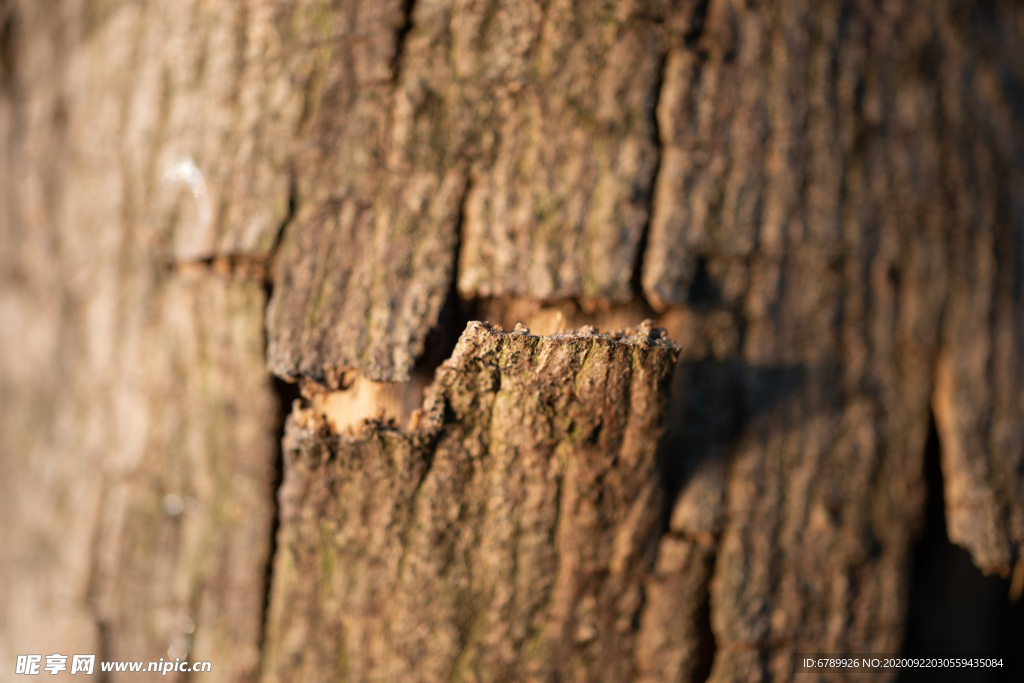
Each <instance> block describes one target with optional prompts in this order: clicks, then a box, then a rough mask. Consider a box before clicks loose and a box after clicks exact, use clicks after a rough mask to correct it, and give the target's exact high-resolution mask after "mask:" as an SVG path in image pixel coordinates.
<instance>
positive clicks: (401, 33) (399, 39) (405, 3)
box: [391, 0, 416, 83]
mask: <svg viewBox="0 0 1024 683" xmlns="http://www.w3.org/2000/svg"><path fill="white" fill-rule="evenodd" d="M415 7H416V0H402V23H401V24H399V26H398V30H397V31H396V32H395V55H394V57H393V58H392V62H391V77H392V79H393V80H394V82H395V83H397V82H398V78H399V76H400V75H401V72H402V57H404V56H405V39H406V38H407V37H408V36H409V32H410V31H412V27H413V23H412V13H413V10H414V9H415Z"/></svg>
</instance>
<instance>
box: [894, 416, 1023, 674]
mask: <svg viewBox="0 0 1024 683" xmlns="http://www.w3.org/2000/svg"><path fill="white" fill-rule="evenodd" d="M940 454H941V443H940V440H939V434H938V431H937V429H936V425H935V419H934V416H933V417H932V418H931V420H930V426H929V431H928V440H927V445H926V447H925V457H924V478H925V482H926V484H927V488H928V499H927V503H926V506H925V521H924V528H923V530H922V532H921V537H920V539H919V540H918V542H917V545H916V547H915V548H914V550H913V558H912V569H911V574H910V577H909V582H908V585H909V586H910V596H909V598H910V599H909V606H908V609H907V627H906V635H905V637H904V642H903V653H902V654H903V655H904V656H906V657H929V656H955V655H964V656H966V655H973V656H993V657H1004V658H1005V657H1006V655H1008V654H1010V653H1013V652H1015V651H1016V649H1017V648H1018V647H1019V644H1020V643H1021V642H1024V601H1018V602H1017V603H1016V604H1014V603H1012V602H1011V601H1010V599H1009V592H1010V581H1009V580H1007V579H1004V578H1001V577H998V576H985V575H983V574H982V573H981V570H979V569H978V568H977V567H975V566H974V563H973V562H972V561H971V556H970V554H969V553H968V552H967V551H966V550H964V549H963V548H960V547H958V546H956V545H954V544H953V543H951V542H950V541H949V538H948V537H947V535H946V509H945V501H944V498H943V488H944V479H943V474H942V467H941V463H940ZM965 672H966V673H965ZM1022 677H1024V661H1021V660H1020V658H1019V657H1017V658H1013V657H1011V658H1007V659H1004V660H1003V666H1002V667H1001V668H993V669H970V670H966V669H934V670H928V671H927V673H926V672H925V670H923V669H905V670H903V671H902V672H900V674H899V677H898V678H897V681H899V683H916V682H917V681H967V680H970V681H1018V680H1021V679H1022Z"/></svg>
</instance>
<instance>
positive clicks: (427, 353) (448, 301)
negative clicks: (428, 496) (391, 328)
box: [412, 180, 479, 476]
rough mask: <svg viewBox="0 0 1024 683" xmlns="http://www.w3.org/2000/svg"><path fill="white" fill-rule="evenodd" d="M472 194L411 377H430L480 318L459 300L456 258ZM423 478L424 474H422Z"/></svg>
mask: <svg viewBox="0 0 1024 683" xmlns="http://www.w3.org/2000/svg"><path fill="white" fill-rule="evenodd" d="M471 190H472V181H471V180H467V181H466V187H465V189H463V191H462V197H461V198H460V199H459V211H458V214H457V215H456V217H455V240H454V244H453V245H452V250H453V253H452V269H451V274H450V275H449V281H448V293H447V295H446V296H445V300H444V304H443V305H442V306H441V311H440V313H438V316H437V323H436V324H435V325H434V327H433V328H431V330H430V331H429V332H428V333H427V337H426V339H425V340H424V342H423V354H422V355H421V356H420V357H419V358H418V359H417V360H416V365H415V366H414V367H413V370H412V373H413V374H416V375H420V376H427V377H433V375H434V372H435V371H436V370H437V368H438V367H440V365H441V363H443V362H444V361H445V360H447V359H448V358H449V357H450V356H451V355H452V352H453V351H454V350H455V345H456V344H457V343H458V341H459V337H460V336H461V335H462V332H463V330H465V329H466V325H467V324H468V323H469V321H471V320H476V319H477V318H478V317H479V315H478V314H479V306H478V304H477V301H476V300H475V299H463V298H462V297H460V296H459V287H458V283H459V254H460V252H461V251H462V231H463V223H464V221H465V214H466V200H467V198H468V197H469V193H470V191H471ZM424 476H426V473H424Z"/></svg>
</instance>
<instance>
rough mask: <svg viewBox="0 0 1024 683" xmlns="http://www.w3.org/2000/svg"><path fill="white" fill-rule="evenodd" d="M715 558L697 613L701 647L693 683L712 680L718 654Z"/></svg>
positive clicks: (711, 561) (713, 558) (713, 557)
mask: <svg viewBox="0 0 1024 683" xmlns="http://www.w3.org/2000/svg"><path fill="white" fill-rule="evenodd" d="M715 557H717V553H716V554H715V555H714V556H712V558H711V560H710V564H711V566H712V571H711V572H710V573H709V574H708V583H707V584H706V586H705V591H704V602H703V603H701V606H700V611H699V612H698V613H697V634H698V638H699V639H700V640H699V643H700V646H699V650H698V652H697V661H696V663H695V665H694V667H693V677H692V678H691V680H692V681H693V683H705V682H706V681H707V680H708V679H709V678H711V669H712V667H713V666H714V664H715V655H716V654H717V653H718V642H717V641H716V640H715V632H714V630H712V628H711V577H712V576H714V565H715Z"/></svg>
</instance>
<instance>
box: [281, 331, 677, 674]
mask: <svg viewBox="0 0 1024 683" xmlns="http://www.w3.org/2000/svg"><path fill="white" fill-rule="evenodd" d="M629 332H630V336H616V337H610V336H607V335H598V334H594V333H592V332H591V333H588V332H586V331H581V332H579V333H575V334H566V335H558V336H554V337H534V336H531V335H530V334H529V331H528V330H526V329H522V328H521V329H519V330H517V331H514V332H512V333H509V334H503V333H501V332H499V331H495V330H494V329H490V328H488V327H487V326H486V325H483V324H481V323H470V326H469V327H468V328H467V329H466V332H465V334H463V336H462V338H461V339H460V341H459V344H458V346H457V347H456V349H455V352H454V354H453V355H452V358H451V360H449V361H447V362H445V364H444V365H443V366H442V367H441V368H440V370H439V371H438V374H437V379H436V380H435V382H434V384H433V386H432V388H431V390H430V392H429V395H428V397H427V401H426V404H425V407H424V413H423V417H422V418H421V419H420V421H419V425H418V428H417V429H416V430H415V431H411V432H404V431H401V430H397V429H395V428H393V427H389V426H387V425H385V424H380V423H367V424H365V425H364V426H363V427H362V428H361V429H360V430H359V432H358V433H351V434H350V435H345V436H332V435H330V434H329V433H325V431H324V430H323V429H322V425H323V422H322V419H318V418H319V416H318V415H317V414H316V413H313V412H312V411H307V412H304V413H303V412H300V413H297V414H293V415H292V417H291V418H290V422H289V429H288V432H287V434H286V437H285V477H284V484H283V486H282V488H281V494H280V501H281V528H280V532H279V546H278V554H277V558H276V562H275V565H274V588H273V593H272V596H271V611H270V618H269V623H268V642H267V645H266V647H267V656H268V669H267V672H268V679H267V680H274V681H276V680H294V679H296V678H301V679H302V680H308V681H347V680H353V681H363V680H380V681H388V680H398V679H405V680H424V681H442V680H474V679H475V680H526V679H528V678H532V679H534V680H576V681H596V680H608V681H621V680H628V679H629V678H630V677H631V671H632V669H633V663H632V654H633V640H634V638H635V630H634V628H633V621H634V620H635V619H636V618H637V616H638V614H639V611H640V608H641V604H642V602H643V592H642V591H643V585H642V581H643V578H644V576H645V575H646V573H647V571H648V568H649V566H650V564H651V562H652V559H653V553H654V550H655V548H656V544H657V538H658V535H659V532H660V524H659V521H660V516H661V500H660V493H661V492H660V485H659V480H658V467H657V446H658V437H659V435H660V433H661V431H662V430H663V428H664V413H665V403H666V401H667V398H668V393H667V391H665V389H667V384H668V380H669V379H670V377H671V372H672V367H673V365H674V362H675V356H676V350H675V348H674V346H673V345H672V344H671V342H667V341H665V340H664V339H663V337H661V336H659V334H658V331H655V332H654V333H653V334H652V332H651V330H650V328H649V327H645V326H641V328H640V330H639V331H638V332H636V333H635V334H634V333H633V331H632V330H630V331H629ZM661 334H664V333H663V331H662V332H661Z"/></svg>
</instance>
